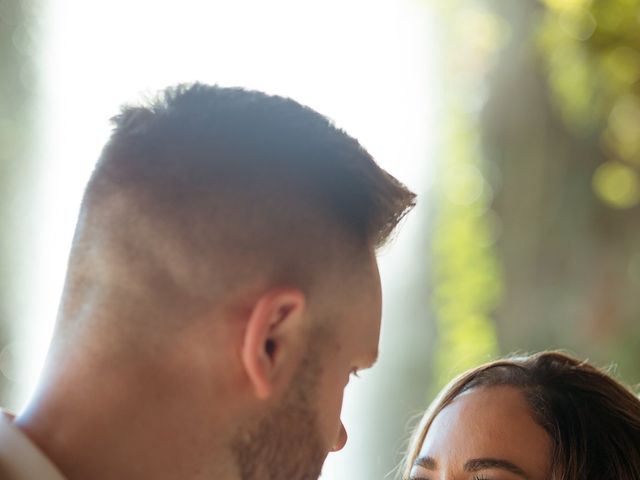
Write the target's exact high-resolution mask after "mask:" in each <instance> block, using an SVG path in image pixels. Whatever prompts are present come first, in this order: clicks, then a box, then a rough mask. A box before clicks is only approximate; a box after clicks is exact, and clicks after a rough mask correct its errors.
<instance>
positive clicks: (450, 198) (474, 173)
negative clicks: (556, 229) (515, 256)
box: [432, 1, 504, 388]
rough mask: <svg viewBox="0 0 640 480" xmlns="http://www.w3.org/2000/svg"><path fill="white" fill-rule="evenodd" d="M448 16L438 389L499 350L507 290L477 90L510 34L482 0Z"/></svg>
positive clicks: (437, 257)
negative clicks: (497, 316)
mask: <svg viewBox="0 0 640 480" xmlns="http://www.w3.org/2000/svg"><path fill="white" fill-rule="evenodd" d="M454 7H455V8H454ZM441 14H442V15H446V16H447V17H448V23H449V24H450V25H452V26H453V28H452V30H451V38H450V39H449V40H450V41H448V42H446V44H447V45H448V48H447V51H446V52H445V57H446V58H447V59H448V62H447V65H446V68H445V72H446V74H445V75H446V78H447V80H448V83H449V88H448V89H447V96H446V99H445V110H446V112H447V113H446V116H445V121H444V124H443V125H444V131H443V135H444V145H443V152H442V160H441V161H442V164H441V165H440V171H439V177H440V179H441V181H440V182H439V184H438V188H437V189H436V192H435V195H436V202H437V205H438V217H437V218H438V219H437V221H436V225H435V231H434V234H433V244H432V245H433V262H434V264H433V266H432V269H433V276H434V284H435V285H434V290H433V305H434V311H435V314H436V325H437V333H438V342H437V349H436V352H435V374H434V377H435V385H434V387H436V388H440V387H441V386H442V385H443V384H445V383H447V382H448V381H449V380H450V379H451V378H452V376H453V375H455V374H457V373H460V372H461V371H463V370H466V369H468V368H470V367H472V366H475V365H477V364H479V363H482V362H485V361H487V360H489V359H491V358H493V357H495V356H496V355H497V354H498V351H499V350H498V341H497V334H496V328H495V324H494V322H493V319H492V313H493V311H494V310H495V308H496V307H497V305H498V304H499V302H500V299H501V291H502V277H501V271H500V264H499V260H498V258H497V256H496V252H495V249H494V243H495V240H496V236H497V234H498V230H499V221H498V220H497V217H496V216H495V214H494V213H493V212H492V211H491V209H490V205H491V201H492V193H493V192H492V189H491V186H490V185H489V183H488V182H487V180H486V178H485V171H484V168H485V166H486V165H485V164H484V162H483V161H482V154H481V142H480V129H479V109H478V105H477V103H478V102H477V96H476V94H477V91H478V90H479V89H481V87H482V83H483V82H484V81H485V73H486V70H487V68H488V67H489V66H490V65H491V58H492V56H493V54H494V52H495V50H496V49H497V48H498V46H499V44H500V42H501V40H502V38H503V37H504V35H503V34H504V32H503V31H502V30H501V27H502V25H501V24H500V22H499V19H498V18H497V17H495V16H493V15H491V14H490V13H489V12H488V11H486V10H485V9H484V8H482V7H481V6H479V5H478V2H464V1H458V2H447V4H446V6H443V8H442V10H441Z"/></svg>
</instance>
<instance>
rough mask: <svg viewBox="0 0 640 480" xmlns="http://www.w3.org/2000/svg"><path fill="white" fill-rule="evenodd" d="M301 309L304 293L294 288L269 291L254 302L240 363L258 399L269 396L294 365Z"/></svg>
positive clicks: (299, 344) (300, 331)
mask: <svg viewBox="0 0 640 480" xmlns="http://www.w3.org/2000/svg"><path fill="white" fill-rule="evenodd" d="M304 311H305V297H304V294H303V293H302V292H301V291H300V290H298V289H294V288H279V289H274V290H270V291H268V292H267V293H265V294H264V295H262V296H261V297H260V298H259V299H258V301H257V302H256V303H255V305H254V307H253V310H252V311H251V314H250V316H249V319H248V321H247V327H246V330H245V333H244V338H243V344H242V363H243V365H244V368H245V370H246V372H247V375H248V376H249V380H250V381H251V384H252V385H253V388H254V391H255V393H256V396H257V397H258V398H261V399H266V398H269V397H270V396H271V394H272V393H273V390H274V388H275V387H276V386H278V384H279V383H282V382H286V381H287V373H291V372H292V371H293V369H294V368H295V367H296V366H297V363H298V361H299V356H300V354H301V351H302V341H303V340H304V338H305V335H304V322H302V317H303V314H304ZM292 362H293V365H292ZM287 367H291V368H287Z"/></svg>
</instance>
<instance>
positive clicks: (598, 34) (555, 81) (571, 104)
mask: <svg viewBox="0 0 640 480" xmlns="http://www.w3.org/2000/svg"><path fill="white" fill-rule="evenodd" d="M544 4H545V5H546V7H547V9H546V12H545V14H544V19H543V22H542V25H541V31H540V37H539V44H540V47H541V49H542V51H543V52H544V57H545V60H546V64H547V67H548V69H549V85H550V87H551V89H552V91H553V94H554V95H555V98H556V103H557V105H558V107H559V109H560V112H561V115H562V117H563V119H564V121H565V123H566V125H567V126H568V127H569V128H570V129H571V130H572V131H573V132H574V133H578V134H586V135H598V137H599V138H600V144H601V148H602V151H603V154H604V157H605V158H606V163H604V164H603V165H602V166H601V167H600V168H598V169H597V170H596V171H595V173H594V177H593V188H594V191H595V192H596V194H597V195H598V197H599V198H600V199H601V200H602V201H603V202H605V204H607V205H609V206H610V207H613V208H619V209H626V208H631V207H634V206H636V205H638V204H639V203H640V135H639V134H638V128H639V127H640V0H544Z"/></svg>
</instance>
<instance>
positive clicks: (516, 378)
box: [405, 352, 640, 480]
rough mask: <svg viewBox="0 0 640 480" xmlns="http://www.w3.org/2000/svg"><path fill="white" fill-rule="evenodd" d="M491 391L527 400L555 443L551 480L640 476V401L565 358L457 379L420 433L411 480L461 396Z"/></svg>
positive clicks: (512, 364)
mask: <svg viewBox="0 0 640 480" xmlns="http://www.w3.org/2000/svg"><path fill="white" fill-rule="evenodd" d="M493 386H511V387H514V388H517V389H519V390H521V391H522V393H523V394H524V397H525V398H526V400H527V403H528V404H529V408H530V409H531V413H532V415H533V418H534V419H535V421H536V422H537V423H538V424H539V425H540V426H541V427H543V428H544V429H545V430H546V432H547V433H548V434H549V437H550V438H551V441H552V443H553V453H552V459H551V460H552V472H551V474H552V477H551V478H552V479H553V480H633V479H638V478H640V399H638V397H637V396H636V395H634V394H633V393H632V392H631V391H630V390H629V389H627V388H626V387H625V386H624V385H622V384H621V383H619V382H617V381H616V380H614V379H613V378H612V377H611V376H609V375H608V374H607V373H606V372H604V371H602V370H599V369H597V368H595V367H594V366H592V365H590V364H589V363H587V362H584V361H580V360H578V359H575V358H573V357H571V356H569V355H567V354H565V353H562V352H541V353H537V354H533V355H524V356H514V357H512V358H507V359H503V360H497V361H494V362H490V363H488V364H485V365H482V366H480V367H477V368H474V369H472V370H469V371H467V372H465V373H463V374H462V375H460V376H459V377H457V378H456V379H454V380H452V381H451V383H450V384H449V385H448V386H447V387H445V388H444V389H443V391H442V392H441V393H440V395H439V396H438V398H437V399H436V400H435V401H434V402H433V404H432V405H431V407H430V408H429V410H428V412H427V413H426V414H425V416H424V418H423V420H422V422H421V425H420V427H419V428H418V429H417V430H416V432H415V435H414V438H413V439H412V443H411V446H410V449H409V456H408V458H407V462H406V464H405V475H406V476H407V478H408V475H409V471H410V469H411V466H412V464H413V462H414V461H415V459H416V457H417V455H418V453H419V451H420V448H421V445H422V443H423V442H424V439H425V437H426V434H427V431H428V430H429V427H430V425H431V422H432V421H433V419H434V418H435V416H436V415H437V414H438V413H439V412H441V411H442V410H443V409H444V408H445V407H446V406H447V405H449V404H450V403H451V402H452V401H453V400H454V399H455V398H456V397H458V396H459V395H460V394H462V393H464V392H466V391H469V390H471V389H473V388H478V387H493Z"/></svg>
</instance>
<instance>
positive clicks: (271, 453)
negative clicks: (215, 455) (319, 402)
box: [232, 348, 328, 480]
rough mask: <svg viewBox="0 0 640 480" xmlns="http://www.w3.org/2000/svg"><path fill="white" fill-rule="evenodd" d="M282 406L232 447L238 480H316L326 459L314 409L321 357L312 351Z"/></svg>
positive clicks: (243, 434) (239, 438)
mask: <svg viewBox="0 0 640 480" xmlns="http://www.w3.org/2000/svg"><path fill="white" fill-rule="evenodd" d="M311 350H312V351H310V352H309V353H308V355H307V357H305V359H304V360H303V361H302V362H301V366H300V369H299V371H298V373H297V374H296V375H295V378H294V380H293V382H292V389H291V391H290V392H289V393H288V394H287V395H286V396H285V398H284V399H283V401H282V403H281V405H279V406H278V407H277V408H275V409H274V411H273V412H272V413H271V414H270V415H268V416H267V417H265V418H264V419H262V421H260V422H259V423H258V425H257V426H256V427H255V428H254V429H252V430H251V431H245V432H242V433H240V434H239V435H238V436H237V437H236V440H235V441H234V444H233V446H232V448H233V452H234V455H235V458H236V464H237V467H238V471H239V472H240V478H241V480H317V479H318V478H319V477H320V473H321V472H322V464H323V463H324V460H325V458H326V456H327V453H328V452H327V450H326V448H325V447H324V446H323V442H322V439H321V435H320V429H319V426H318V414H317V412H316V410H315V409H314V408H313V405H315V402H314V397H315V394H316V390H317V384H318V380H319V378H320V371H321V368H320V358H321V357H320V355H319V352H317V351H316V352H314V351H313V350H317V349H315V348H312V349H311Z"/></svg>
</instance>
